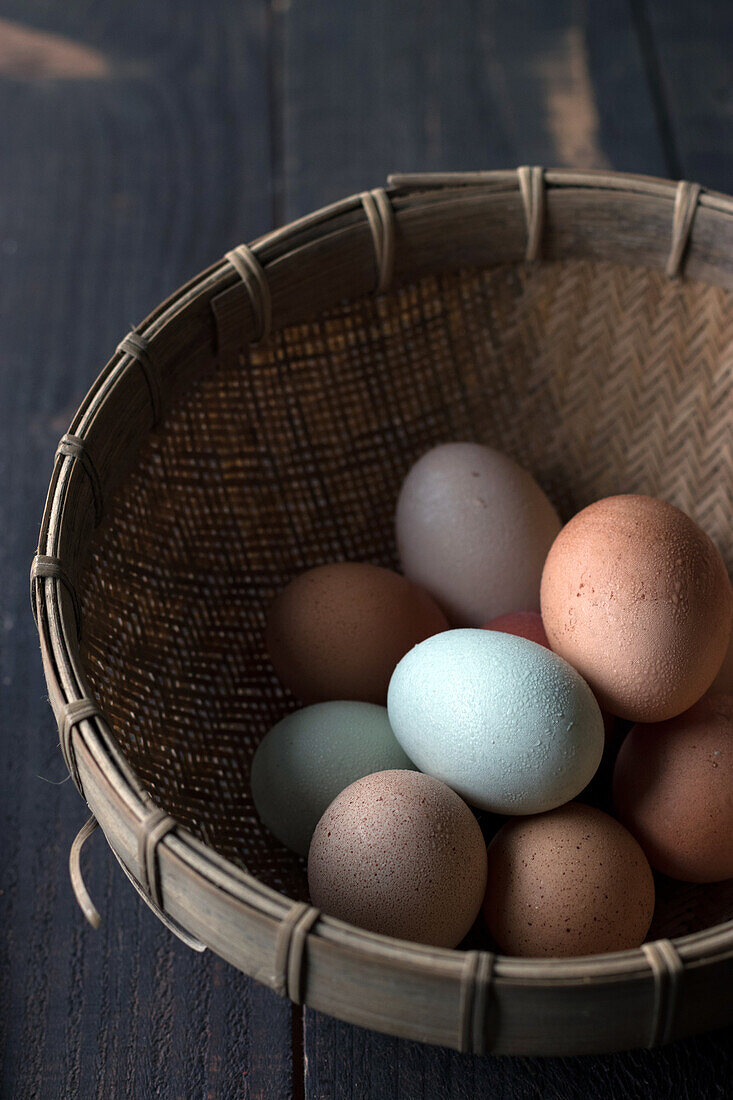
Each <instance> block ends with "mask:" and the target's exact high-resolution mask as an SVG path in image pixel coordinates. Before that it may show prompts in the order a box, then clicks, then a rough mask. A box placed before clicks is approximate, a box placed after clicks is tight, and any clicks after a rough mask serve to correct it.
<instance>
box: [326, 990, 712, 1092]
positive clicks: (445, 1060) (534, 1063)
mask: <svg viewBox="0 0 733 1100" xmlns="http://www.w3.org/2000/svg"><path fill="white" fill-rule="evenodd" d="M732 1047H733V1044H732V1043H731V1032H730V1031H729V1030H723V1031H717V1032H713V1033H712V1034H710V1035H706V1036H703V1037H701V1038H699V1039H691V1040H687V1041H685V1042H680V1043H674V1044H673V1045H672V1046H670V1047H666V1048H664V1049H661V1050H657V1051H644V1050H636V1051H629V1052H628V1053H625V1054H609V1055H605V1056H603V1057H600V1058H597V1057H588V1056H586V1057H583V1058H509V1057H501V1058H499V1057H493V1058H492V1057H491V1056H490V1055H486V1056H484V1057H477V1056H474V1055H468V1054H458V1053H456V1052H455V1051H452V1050H446V1049H444V1048H442V1047H428V1046H424V1045H423V1044H421V1043H410V1042H405V1041H403V1040H399V1039H393V1038H391V1037H389V1036H385V1035H377V1034H376V1033H374V1032H370V1031H364V1030H362V1029H361V1028H357V1027H351V1026H350V1025H348V1024H342V1023H337V1022H336V1021H333V1020H330V1019H328V1018H327V1017H325V1016H321V1015H319V1014H318V1013H315V1012H308V1013H306V1024H305V1049H306V1078H305V1085H306V1097H310V1098H314V1100H315V1098H318V1100H330V1098H331V1097H333V1098H338V1100H387V1098H389V1097H399V1100H433V1098H437V1097H440V1100H468V1098H469V1097H470V1098H472V1097H476V1098H478V1097H482V1098H483V1097H486V1098H491V1100H528V1098H530V1097H531V1098H536V1100H587V1098H588V1097H592V1098H593V1100H620V1098H621V1097H629V1098H630V1100H637V1098H641V1097H655V1098H657V1097H658V1098H660V1100H661V1098H670V1100H671V1098H672V1097H676V1096H680V1097H713V1096H721V1097H722V1096H724V1095H726V1094H727V1092H726V1090H727V1088H728V1083H729V1081H730V1079H731V1071H732V1070H733V1055H732V1054H731V1048H732Z"/></svg>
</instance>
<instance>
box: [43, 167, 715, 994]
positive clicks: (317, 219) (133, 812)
mask: <svg viewBox="0 0 733 1100" xmlns="http://www.w3.org/2000/svg"><path fill="white" fill-rule="evenodd" d="M542 180H543V186H546V187H547V188H548V189H558V190H587V191H594V192H598V193H601V194H602V193H608V194H611V193H612V192H622V193H628V194H629V195H641V196H647V197H650V198H652V199H654V200H656V201H657V202H660V203H662V204H664V207H665V210H666V211H667V214H668V216H669V222H670V225H671V224H672V222H673V212H674V210H675V209H676V207H677V205H678V203H679V196H680V184H678V183H676V182H674V181H671V180H666V179H662V178H656V177H648V176H639V175H632V174H625V173H616V172H607V171H577V170H573V169H547V170H544V172H543V173H542ZM388 183H389V186H388V188H387V189H386V194H387V195H388V196H389V199H390V202H391V204H392V206H393V208H394V210H395V211H396V212H397V214H398V215H399V212H400V210H402V209H406V208H414V207H416V206H418V207H419V206H420V205H421V204H424V205H427V204H433V203H436V202H438V203H444V204H449V205H450V204H455V203H458V204H461V203H465V202H467V201H470V200H471V198H472V197H473V196H475V195H478V194H480V195H486V194H492V195H501V194H506V193H511V192H520V191H521V186H520V181H519V177H518V173H517V171H514V170H507V171H503V170H502V171H490V172H471V173H460V172H459V173H426V174H412V173H409V174H394V175H392V176H390V177H389V180H388ZM695 201H696V203H699V205H700V206H702V207H707V208H709V209H711V210H714V211H716V212H718V213H720V214H724V215H727V216H729V217H731V218H733V197H731V196H727V195H724V194H721V193H719V192H715V191H710V190H707V189H705V188H701V189H699V190H698V192H697V193H696V196H695ZM363 222H364V204H363V196H362V195H361V194H355V195H351V196H348V197H346V198H344V199H341V200H339V201H337V202H335V203H331V204H329V205H327V206H324V207H322V208H320V209H319V210H316V211H314V212H313V213H310V214H308V215H306V216H305V217H302V218H299V219H296V220H294V221H292V222H290V223H289V224H288V225H285V226H283V227H281V228H277V229H274V230H272V231H271V232H268V233H265V234H264V235H262V236H260V237H259V238H257V239H256V240H255V241H253V242H252V243H251V245H250V246H249V249H250V250H251V251H252V252H253V253H255V254H256V257H257V260H258V262H259V263H260V264H261V265H262V268H263V269H267V266H268V264H272V263H274V262H275V261H277V260H279V259H281V258H282V257H283V256H285V255H288V254H290V253H292V252H294V251H296V250H298V249H301V248H304V247H306V246H307V245H308V244H310V243H312V242H313V241H317V240H320V239H323V238H324V237H327V236H329V235H331V234H334V233H337V232H339V231H341V230H344V229H349V227H351V226H353V225H354V224H356V223H359V224H361V223H363ZM689 228H690V227H689V226H688V227H687V232H689ZM237 281H238V276H237V275H236V272H234V271H233V269H232V266H231V264H230V263H229V262H228V261H227V260H226V259H222V260H219V261H217V262H216V263H214V264H212V265H211V266H210V267H209V268H207V269H206V270H204V271H203V272H201V273H200V274H198V275H196V276H195V277H194V278H193V279H191V280H190V281H189V282H188V283H186V284H184V286H182V287H181V288H180V289H178V290H176V291H175V292H174V293H173V294H172V295H170V296H169V297H168V298H167V299H166V300H164V301H163V302H162V303H161V304H160V305H159V306H158V307H157V308H156V309H154V310H153V311H152V312H151V313H150V314H149V316H148V317H147V318H146V319H145V320H144V321H143V322H142V323H141V324H140V325H138V326H137V327H136V329H135V330H134V331H135V333H137V334H139V335H140V336H141V337H142V338H143V339H144V340H145V341H146V342H148V341H151V340H153V339H154V338H155V337H156V336H158V335H159V334H160V333H161V332H162V331H163V330H165V329H166V328H168V326H170V325H172V324H174V323H175V322H176V320H177V319H178V318H180V317H181V315H182V314H183V312H184V311H185V310H186V309H187V308H188V307H189V306H190V305H191V303H193V302H195V301H197V300H198V299H199V298H200V296H201V295H202V294H207V295H212V294H214V293H221V292H222V291H224V290H228V289H231V288H232V287H233V286H234V285H235V284H236V283H237ZM133 362H134V360H133V359H131V356H130V354H129V352H126V351H120V349H118V350H117V351H116V352H115V354H114V355H113V356H112V358H111V359H110V360H109V361H108V363H107V364H106V366H105V367H104V368H103V370H102V372H101V373H100V375H99V376H98V378H97V379H96V380H95V382H94V383H93V384H92V386H91V387H90V389H89V390H88V392H87V394H86V396H85V397H84V399H83V400H82V402H81V404H80V406H79V408H78V410H77V412H76V413H75V415H74V417H73V419H72V422H71V426H70V428H69V433H70V434H71V435H72V436H73V437H75V438H76V439H78V440H80V441H81V443H82V445H83V443H84V440H85V439H86V437H87V435H88V432H89V429H90V426H91V425H92V424H93V423H94V421H95V419H96V418H97V417H98V416H99V415H100V413H101V412H102V411H103V410H104V409H105V408H107V407H109V405H110V403H113V402H114V400H115V396H116V393H117V387H118V385H119V384H120V381H121V380H122V379H123V378H124V376H125V373H126V371H127V370H128V369H129V367H130V365H131V363H133ZM81 476H83V475H82V474H80V472H79V470H78V468H77V464H76V463H75V461H74V457H73V456H70V455H69V454H61V455H59V454H57V457H56V460H55V463H54V469H53V475H52V478H51V482H50V486H49V490H48V496H47V500H46V505H45V509H44V513H43V520H42V525H41V533H40V538H39V544H38V555H43V556H46V557H48V558H49V559H53V560H56V558H55V551H56V548H57V547H58V545H59V543H60V542H61V541H62V535H63V533H64V528H65V525H66V526H67V527H68V525H69V523H70V520H69V516H70V509H69V507H68V499H69V496H70V492H71V485H72V481H73V479H74V478H77V479H78V478H79V477H81ZM34 560H36V559H34ZM39 581H40V582H41V583H38V582H39ZM64 582H65V578H64V577H63V576H61V575H59V574H58V573H54V572H53V571H52V572H51V573H45V574H44V573H38V572H35V573H34V574H33V580H32V603H33V607H34V614H35V615H36V620H37V625H38V631H39V637H40V641H41V649H42V657H43V664H44V671H45V673H46V678H47V682H48V686H49V698H50V702H51V705H52V707H53V709H54V712H55V715H56V718H57V721H59V724H60V725H62V724H63V722H64V721H65V720H66V715H67V709H68V707H69V706H70V705H73V704H74V703H75V702H79V701H84V700H92V701H93V702H94V703H96V705H97V708H98V713H97V714H93V715H89V716H85V717H83V718H81V719H79V720H77V721H75V722H74V723H72V731H73V734H74V746H75V747H74V750H73V751H74V762H75V767H76V768H77V769H78V774H79V777H80V780H81V783H80V786H81V792H80V793H82V794H83V797H85V799H86V800H87V802H88V805H89V806H90V809H91V810H92V812H94V813H95V815H96V816H97V817H98V818H99V820H100V824H101V825H102V827H103V831H104V832H105V835H106V836H107V839H108V843H109V844H110V846H111V847H112V849H113V851H114V853H115V855H117V857H118V859H120V861H121V862H123V865H126V868H127V870H128V871H129V872H130V873H131V875H132V876H133V877H134V878H135V879H136V881H137V882H138V883H140V882H141V881H142V883H143V890H144V891H145V893H146V895H148V896H149V895H150V890H149V889H148V886H149V883H147V882H146V881H145V877H144V876H143V875H142V874H141V872H140V868H139V866H136V865H135V860H134V859H132V860H131V859H130V852H129V851H125V850H124V848H125V845H124V844H123V843H122V842H121V841H120V836H119V835H118V833H116V826H115V825H114V823H113V822H112V821H111V819H110V816H109V815H108V814H106V813H105V808H104V800H103V799H102V798H100V797H97V796H95V797H87V793H88V790H89V791H95V789H96V790H98V791H100V792H102V793H103V794H104V796H105V797H106V798H107V799H108V800H110V802H114V803H115V806H114V814H115V815H119V819H120V820H122V819H123V818H124V819H125V828H126V829H127V830H131V831H132V832H134V831H135V830H139V829H140V828H143V827H144V823H145V821H146V820H147V819H148V817H149V815H150V813H151V808H153V809H154V808H155V807H154V805H153V803H152V802H151V799H150V796H149V795H148V794H147V792H146V791H145V790H144V788H143V785H142V784H141V782H140V781H139V779H138V778H137V776H136V775H135V773H134V770H133V769H132V767H131V766H130V764H129V763H128V761H127V759H126V757H125V755H124V753H123V751H122V749H121V747H120V746H119V744H118V743H117V741H116V739H115V736H114V734H113V732H112V729H111V727H110V725H109V724H108V723H107V721H106V720H105V718H104V716H103V714H102V713H101V706H100V704H99V700H97V699H95V696H94V693H93V691H92V688H91V685H90V683H89V681H88V679H87V676H86V674H85V670H84V667H83V663H82V655H81V648H80V644H79V641H78V638H77V631H76V622H75V618H74V608H73V606H72V601H71V600H70V599H69V598H68V592H67V586H66V585H65V583H64ZM68 736H69V734H67V737H68ZM67 763H68V760H67ZM163 853H167V855H168V856H170V857H175V858H176V859H178V860H179V861H182V863H184V864H185V865H186V866H187V868H188V869H189V871H190V873H191V874H192V875H196V876H201V877H202V878H203V879H204V880H206V882H207V883H208V884H210V885H211V886H212V887H213V888H215V889H217V890H222V891H224V892H225V893H227V894H228V895H230V896H231V897H233V898H236V899H238V901H241V902H242V903H243V904H244V905H245V906H246V907H247V908H248V909H251V910H252V911H253V913H256V914H259V915H260V916H262V917H266V918H268V919H269V920H272V921H275V922H277V924H278V925H282V924H283V923H284V922H285V920H286V918H288V917H289V914H292V912H293V909H294V905H295V903H294V902H293V900H292V899H290V898H287V897H286V896H285V895H284V894H281V893H279V892H278V891H276V890H274V889H273V888H271V887H268V886H266V885H264V884H263V883H261V882H259V880H258V879H257V878H256V877H255V876H254V875H251V874H249V873H248V872H246V871H243V870H241V869H240V868H239V867H237V866H236V865H235V864H234V863H232V862H231V861H230V860H228V859H226V858H225V857H223V856H221V855H219V854H218V853H217V852H215V851H214V850H213V849H212V848H210V847H209V846H207V845H206V844H204V843H203V842H202V841H200V840H198V839H197V838H196V837H195V836H194V835H193V834H192V833H191V832H190V831H189V830H188V829H186V828H185V827H183V826H182V825H180V824H178V823H175V824H174V827H173V828H171V830H170V831H168V832H167V833H166V834H165V835H164V836H163V837H162V838H161V839H160V840H159V843H158V844H157V858H158V860H159V863H160V866H161V874H163V870H162V868H163V863H164V862H165V858H164V857H163ZM161 861H162V862H161ZM163 882H164V885H165V882H166V879H165V876H163ZM186 931H187V932H189V934H191V935H193V934H194V932H193V931H190V930H188V929H186ZM195 934H196V935H197V936H198V935H200V930H195ZM305 936H306V938H310V937H315V938H317V939H318V940H320V941H323V943H324V944H326V945H337V946H339V947H340V948H345V949H347V950H352V951H355V952H358V953H361V954H365V955H366V956H369V957H374V958H394V959H395V960H397V959H399V963H400V966H401V967H406V968H407V969H414V970H415V971H416V972H419V971H422V970H423V969H424V968H425V967H426V966H430V967H438V968H439V969H441V970H443V971H445V973H446V975H449V976H452V977H454V978H457V979H459V980H460V979H461V977H462V975H463V973H464V968H465V959H466V955H467V953H466V952H465V951H462V950H458V949H453V950H448V949H441V948H433V947H426V946H424V945H420V944H415V943H412V942H410V941H403V940H394V939H391V938H389V937H384V936H380V935H377V934H375V933H371V932H366V931H364V930H363V929H360V928H357V927H355V926H353V925H349V924H346V923H344V922H342V921H339V920H337V919H335V918H333V917H329V916H327V915H321V914H319V915H318V919H317V922H316V923H315V924H313V925H312V927H311V928H310V930H306V933H305ZM204 939H205V937H204ZM655 942H658V941H655ZM663 942H671V943H672V945H673V948H674V951H675V953H676V954H677V956H678V957H679V959H680V960H681V962H682V964H683V965H684V966H685V967H687V966H689V965H691V964H693V965H694V966H695V967H699V966H706V967H707V966H712V965H715V964H716V963H717V962H718V961H720V960H721V959H724V958H733V919H732V920H729V921H726V922H722V923H721V924H718V925H714V926H711V927H710V928H707V929H704V930H702V931H699V932H694V933H688V934H686V935H683V936H679V937H675V938H674V939H673V940H671V941H663ZM208 946H211V944H209V945H208ZM646 946H647V945H645V946H642V947H640V948H637V949H633V950H629V951H623V952H613V953H608V954H602V955H587V956H582V957H574V958H569V959H538V958H517V957H513V956H508V955H502V954H496V955H492V954H491V953H490V952H479V953H478V954H479V955H485V956H491V960H492V966H493V975H494V978H495V979H496V980H499V981H500V982H502V983H513V984H516V985H528V984H529V985H535V986H545V985H548V984H561V985H564V984H569V985H572V984H575V983H578V982H584V981H586V980H587V978H588V976H589V974H591V973H592V976H593V978H594V979H597V980H599V981H608V982H618V981H625V980H644V981H648V980H649V977H650V970H651V971H652V972H653V973H656V972H655V971H654V967H653V965H652V963H651V961H650V957H649V951H648V950H646ZM213 949H214V950H217V948H216V946H214V948H213ZM219 953H221V952H219ZM471 954H476V953H471ZM257 977H258V978H259V979H260V980H264V981H266V982H267V983H268V984H270V985H272V986H274V987H275V988H278V986H280V987H281V986H282V982H281V981H280V979H279V977H278V975H275V976H274V977H273V976H272V975H265V976H264V977H263V976H262V975H261V974H258V975H257ZM655 981H656V978H655ZM285 987H286V990H287V982H286V983H285ZM281 991H282V989H281ZM306 1000H307V998H306Z"/></svg>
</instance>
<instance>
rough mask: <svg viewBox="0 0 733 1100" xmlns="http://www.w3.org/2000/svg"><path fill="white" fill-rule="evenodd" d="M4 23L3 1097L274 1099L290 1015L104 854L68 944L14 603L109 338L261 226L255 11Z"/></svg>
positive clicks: (54, 833) (53, 811)
mask: <svg viewBox="0 0 733 1100" xmlns="http://www.w3.org/2000/svg"><path fill="white" fill-rule="evenodd" d="M0 14H1V15H2V17H3V18H4V19H5V20H7V21H8V23H9V24H10V25H11V26H12V28H13V33H12V34H11V35H3V27H2V25H0V38H2V44H0V120H1V122H2V131H3V135H4V136H3V156H2V157H1V158H0V295H1V296H2V301H3V320H2V331H3V340H2V347H1V350H0V401H1V402H2V406H3V408H4V409H5V410H6V412H7V414H8V420H9V423H10V425H11V426H10V428H9V430H8V431H6V433H4V434H3V437H2V439H1V440H0V474H2V478H3V493H2V494H1V495H0V523H1V527H2V531H3V536H2V539H0V573H1V574H2V577H3V585H2V586H1V587H2V595H1V596H0V600H1V601H2V607H1V608H0V700H1V705H2V739H1V741H0V755H1V757H2V766H1V767H0V784H1V787H0V815H2V817H1V820H2V826H3V835H4V836H5V838H6V842H5V843H4V845H3V851H2V855H1V856H0V862H1V865H2V870H1V871H0V906H1V908H2V927H3V933H2V935H0V974H1V975H2V978H1V979H0V1028H1V1029H2V1033H1V1034H0V1050H1V1051H2V1062H1V1069H0V1095H2V1096H3V1097H12V1098H13V1100H19V1098H23V1097H44V1098H45V1097H48V1098H59V1100H61V1098H64V1100H67V1098H71V1097H77V1096H79V1097H84V1098H85V1100H86V1098H91V1097H97V1096H98V1097H105V1098H107V1097H137V1098H140V1100H144V1098H146V1097H152V1096H160V1097H197V1098H198V1097H205V1096H211V1097H226V1098H230V1097H231V1098H239V1097H243V1096H253V1097H254V1096H257V1097H260V1096H261V1097H267V1098H280V1097H286V1096H289V1095H290V1094H291V1091H292V1054H291V1041H290V1036H291V1009H290V1005H289V1004H288V1003H287V1002H285V1001H283V1000H280V999H279V998H277V997H276V996H274V994H272V993H271V992H270V991H269V990H266V989H264V988H263V987H261V986H259V985H257V984H255V983H253V982H251V981H248V980H247V979H246V978H245V977H244V976H243V975H241V974H239V973H238V972H237V971H235V970H233V969H232V968H231V967H229V966H227V965H226V964H225V963H224V962H222V961H221V960H220V959H217V958H216V957H214V956H213V955H212V954H210V953H207V954H206V955H203V956H198V955H195V954H193V953H192V952H189V951H188V950H187V949H186V948H184V947H183V946H182V945H180V944H179V943H178V942H177V941H176V940H175V939H174V938H173V937H172V936H171V935H170V934H169V933H168V932H167V931H165V929H163V928H162V927H161V926H160V925H159V924H158V922H157V921H156V920H155V919H154V917H153V916H152V915H151V914H150V913H149V912H148V910H147V909H146V907H145V906H144V905H143V903H142V902H141V901H140V900H139V899H138V898H137V896H136V895H135V893H134V892H133V890H132V888H131V887H130V885H129V884H128V883H127V882H126V880H125V879H124V877H123V875H122V873H121V871H120V869H119V867H118V866H117V865H116V863H115V861H114V860H113V859H112V857H111V855H110V853H109V851H108V850H107V848H106V845H105V844H104V842H103V840H102V838H101V837H97V838H95V839H94V840H92V841H91V842H90V844H89V846H88V854H85V858H84V865H85V869H86V871H87V877H88V881H89V886H90V889H91V891H92V895H93V897H94V899H95V901H96V903H97V904H98V906H99V908H100V910H101V912H102V917H103V924H102V927H101V929H100V930H99V932H96V933H95V932H94V931H92V929H91V928H89V927H88V926H87V925H86V924H85V923H84V921H83V918H82V916H81V914H80V912H79V910H78V908H77V906H76V903H75V901H74V899H73V896H72V893H71V888H70V886H69V882H68V873H67V856H68V849H69V844H70V842H71V840H72V838H73V836H74V833H75V832H76V830H77V829H78V828H79V826H80V825H81V823H82V821H83V820H84V813H83V807H82V805H81V802H80V800H79V797H78V795H77V794H76V792H75V791H74V790H73V788H72V786H71V784H70V782H68V781H66V782H61V783H60V785H57V784H59V781H61V780H62V779H63V776H64V770H63V764H62V761H61V757H60V754H59V751H58V745H57V739H56V737H55V731H54V725H53V720H52V716H51V713H50V711H49V708H48V703H47V701H46V698H45V691H44V687H43V678H42V672H41V667H40V662H39V659H38V640H37V635H36V633H35V629H34V626H33V621H32V618H31V616H30V612H29V608H28V593H27V589H28V584H27V570H28V562H29V560H30V556H31V555H32V553H33V548H34V545H35V542H36V539H37V535H38V523H39V519H40V515H41V511H42V508H43V500H44V496H45V492H46V488H47V485H48V480H49V474H50V469H51V461H52V457H53V451H54V449H55V445H56V442H57V441H58V438H59V436H60V435H61V434H62V432H64V431H65V430H66V428H67V427H68V424H69V421H70V419H71V416H72V414H73V411H74V409H75V408H76V406H77V405H78V403H79V401H80V400H81V398H82V396H83V395H84V393H85V391H86V390H87V389H88V387H89V385H90V384H91V382H92V380H93V378H94V376H95V375H96V373H97V372H98V370H99V369H100V367H101V365H102V364H103V363H104V361H105V360H106V359H107V357H108V355H109V354H110V352H111V351H112V349H113V348H114V346H115V344H116V343H117V341H118V340H119V338H120V336H121V335H122V334H123V333H124V332H126V331H127V330H128V329H129V328H130V327H131V325H132V324H133V323H135V322H137V321H138V320H139V319H140V318H141V317H142V316H144V315H145V314H146V313H147V312H148V311H149V310H150V309H151V308H152V307H153V306H155V305H156V304H157V302H159V301H160V300H161V299H162V298H164V297H165V296H166V295H167V294H168V293H169V292H170V291H171V290H173V289H174V288H175V287H176V286H178V285H179V284H180V283H181V282H183V281H185V280H186V279H187V278H188V277H189V276H190V275H191V274H193V273H194V272H196V271H197V270H199V269H200V268H202V267H204V266H206V265H207V264H209V263H210V262H211V261H212V260H214V259H216V258H217V257H218V256H220V255H222V254H223V253H224V251H226V249H227V248H229V247H231V245H232V244H234V243H236V242H237V241H239V240H242V239H248V238H251V237H253V236H256V235H257V234H259V233H261V232H263V231H264V230H266V229H267V228H269V226H270V223H271V216H272V189H271V182H270V181H271V173H270V160H269V144H268V135H269V110H270V105H269V96H268V84H269V75H268V74H269V37H268V13H267V5H266V4H265V3H262V4H255V3H248V4H246V5H244V6H240V5H236V6H235V5H230V4H226V3H224V2H221V3H217V4H213V5H210V7H209V9H208V13H207V16H206V18H202V13H201V8H200V6H199V5H198V4H196V3H193V2H185V3H175V4H174V3H165V2H162V0H155V2H152V3H148V4H146V5H145V6H144V10H143V8H140V9H138V10H137V12H134V13H133V10H132V9H131V8H128V7H126V6H121V5H119V4H117V3H114V2H111V0H109V2H102V3H97V4H95V5H92V6H90V5H86V4H81V3H68V4H63V5H58V4H52V3H46V4H41V3H36V4H34V5H32V6H30V5H27V4H19V3H12V2H10V3H8V2H6V3H3V5H2V12H1V13H0ZM21 47H22V48H21ZM39 318H42V321H40V322H39ZM41 777H43V778H41ZM299 1073H300V1070H299Z"/></svg>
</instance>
